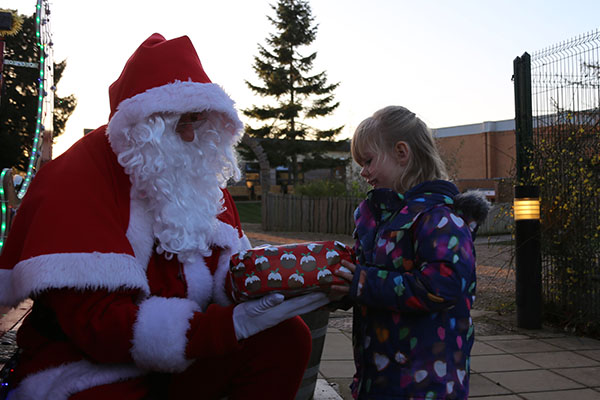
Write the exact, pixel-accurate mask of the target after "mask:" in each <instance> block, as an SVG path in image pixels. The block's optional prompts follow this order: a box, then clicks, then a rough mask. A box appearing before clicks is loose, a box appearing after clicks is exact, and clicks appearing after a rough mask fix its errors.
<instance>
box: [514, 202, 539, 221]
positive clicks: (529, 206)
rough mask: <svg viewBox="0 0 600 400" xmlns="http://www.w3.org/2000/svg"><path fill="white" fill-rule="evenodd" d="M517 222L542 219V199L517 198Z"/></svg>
mask: <svg viewBox="0 0 600 400" xmlns="http://www.w3.org/2000/svg"><path fill="white" fill-rule="evenodd" d="M514 212H515V221H520V220H524V219H540V199H539V198H528V197H526V198H521V199H518V198H516V197H515V205H514Z"/></svg>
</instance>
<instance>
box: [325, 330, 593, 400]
mask: <svg viewBox="0 0 600 400" xmlns="http://www.w3.org/2000/svg"><path fill="white" fill-rule="evenodd" d="M475 329H477V324H476V323H475ZM349 336H350V335H349V334H348V332H344V331H342V330H340V329H337V328H331V327H330V328H329V329H328V331H327V336H326V338H325V346H324V349H323V355H322V357H321V364H320V368H319V372H320V375H319V376H320V378H322V379H323V381H322V382H321V386H323V385H324V384H329V386H331V387H332V388H334V389H336V391H337V394H338V396H337V397H331V395H330V394H329V395H328V396H329V397H326V396H321V393H319V392H315V397H314V398H315V399H316V400H335V399H338V400H341V399H343V400H350V399H352V397H351V396H350V391H349V389H348V385H349V384H350V382H351V379H352V375H353V373H354V364H353V361H352V341H351V338H350V337H349ZM569 397H570V398H572V399H578V400H588V399H589V400H592V399H599V400H600V341H599V340H594V339H589V338H584V337H576V336H569V335H566V334H560V333H554V332H550V331H547V330H535V331H533V330H532V331H528V332H520V333H519V334H511V335H496V336H475V345H474V347H473V350H472V353H471V388H470V396H469V398H472V399H486V400H517V399H530V400H542V399H544V400H555V399H556V400H558V399H561V400H562V399H566V398H569Z"/></svg>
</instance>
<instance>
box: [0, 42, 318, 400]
mask: <svg viewBox="0 0 600 400" xmlns="http://www.w3.org/2000/svg"><path fill="white" fill-rule="evenodd" d="M109 95H110V106H111V114H110V117H109V122H108V124H107V125H105V126H102V127H100V128H98V129H97V130H95V131H93V132H91V133H90V134H88V135H87V136H85V137H84V138H83V139H81V140H80V141H79V142H77V143H76V144H74V145H73V146H72V147H71V148H70V149H69V150H68V151H67V152H65V153H64V154H63V155H62V156H60V157H58V158H57V159H55V160H53V161H51V162H49V163H48V164H47V165H45V166H44V167H43V168H42V169H41V170H40V171H39V173H38V174H37V175H36V177H35V179H34V180H33V182H32V185H31V187H30V189H29V191H28V193H27V195H26V196H25V198H24V199H23V202H22V204H21V206H20V208H19V211H18V213H17V217H16V219H15V221H14V225H13V228H12V230H11V233H10V236H9V238H8V240H7V243H6V246H5V249H4V251H3V253H2V255H1V256H0V304H6V305H12V306H15V305H17V304H18V303H19V302H21V301H22V300H23V299H26V298H28V297H30V298H32V299H34V306H33V309H32V312H31V313H30V314H29V315H28V316H27V318H26V319H25V321H24V322H23V324H22V326H21V328H20V329H19V333H18V344H19V347H20V348H21V355H20V359H19V363H18V367H17V369H16V371H15V375H14V379H13V381H12V382H11V386H12V390H11V392H10V395H9V399H10V400H15V399H52V400H56V399H72V400H84V399H106V398H110V397H111V396H112V398H115V399H116V398H118V399H150V398H151V399H154V398H157V399H158V398H176V399H182V398H202V399H213V398H221V397H223V396H229V398H232V399H241V398H243V399H292V398H294V395H295V392H296V390H297V388H298V386H299V384H300V381H301V379H302V375H303V372H304V368H305V366H306V364H307V362H308V356H309V354H310V343H311V341H310V332H309V331H308V329H307V328H306V326H305V325H304V324H303V322H302V321H301V320H300V319H299V318H298V317H295V316H297V315H298V314H302V313H305V312H309V311H312V310H314V309H316V308H318V307H320V306H322V305H324V304H326V303H327V302H328V301H327V299H326V298H325V296H324V295H323V294H311V295H306V296H302V297H298V298H295V299H290V300H285V301H284V299H283V296H281V295H270V296H267V297H264V298H262V299H260V300H255V301H250V302H247V303H243V304H240V305H235V304H232V303H231V301H230V298H229V295H228V291H227V288H226V282H225V281H226V280H225V276H226V273H227V271H228V268H229V259H230V257H231V255H232V254H234V253H236V252H238V251H240V250H245V249H247V248H248V247H249V242H248V240H247V238H246V237H245V236H244V234H243V231H242V229H241V226H240V221H239V217H238V214H237V210H236V208H235V205H234V203H233V201H232V199H231V197H230V195H229V194H228V192H227V190H226V189H225V186H226V182H227V181H228V180H229V179H230V178H239V175H240V172H239V169H238V167H237V162H236V157H235V154H234V145H235V144H236V143H237V142H238V141H239V139H240V135H241V128H242V124H241V122H240V121H239V119H238V117H237V114H236V111H235V108H234V104H233V102H232V100H231V99H230V98H229V96H227V94H226V93H225V92H224V91H223V90H222V89H221V88H220V87H219V86H218V85H215V84H213V83H211V81H210V80H209V78H208V76H207V75H206V74H205V72H204V69H203V68H202V65H201V63H200V60H199V58H198V56H197V54H196V51H195V50H194V48H193V45H192V43H191V41H190V40H189V38H187V37H180V38H177V39H173V40H165V38H163V37H162V36H161V35H159V34H154V35H152V36H150V37H149V38H148V39H147V40H146V41H144V43H142V45H141V46H140V47H139V48H138V49H137V50H136V51H135V52H134V54H133V55H132V56H131V58H130V59H129V60H128V61H127V63H126V65H125V68H124V69H123V72H122V73H121V76H120V77H119V78H118V79H117V80H116V81H115V83H113V84H112V85H111V87H110V90H109ZM67 177H68V179H67ZM73 182H75V184H73Z"/></svg>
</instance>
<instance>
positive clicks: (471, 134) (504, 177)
mask: <svg viewBox="0 0 600 400" xmlns="http://www.w3.org/2000/svg"><path fill="white" fill-rule="evenodd" d="M433 134H434V136H435V138H436V140H437V142H438V148H439V149H440V152H441V153H442V157H443V159H444V161H445V162H446V166H447V167H448V173H449V174H450V176H451V178H452V179H453V180H454V182H455V183H456V185H457V186H458V188H459V190H460V191H464V190H466V189H478V190H482V191H484V192H485V193H486V195H487V196H488V198H490V199H491V200H494V201H498V202H507V201H511V200H512V196H513V193H512V184H513V183H512V181H511V177H512V176H514V169H515V158H516V152H515V121H514V119H508V120H502V121H491V122H490V121H486V122H482V123H479V124H470V125H461V126H453V127H448V128H439V129H433Z"/></svg>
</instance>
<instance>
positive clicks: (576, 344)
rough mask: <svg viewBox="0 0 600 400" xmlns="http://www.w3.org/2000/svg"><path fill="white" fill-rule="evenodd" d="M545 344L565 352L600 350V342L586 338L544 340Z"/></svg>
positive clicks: (570, 337)
mask: <svg viewBox="0 0 600 400" xmlns="http://www.w3.org/2000/svg"><path fill="white" fill-rule="evenodd" d="M543 341H544V342H545V343H549V344H551V345H553V346H558V347H561V348H563V349H565V350H600V340H595V339H592V338H586V337H574V336H569V337H562V338H554V339H543Z"/></svg>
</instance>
